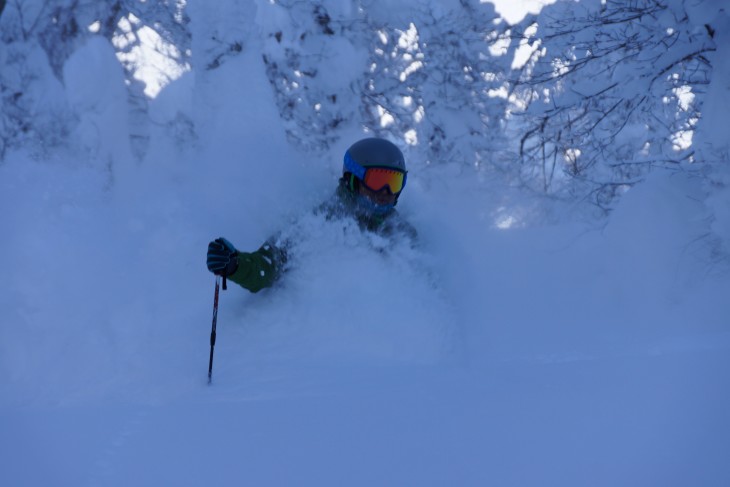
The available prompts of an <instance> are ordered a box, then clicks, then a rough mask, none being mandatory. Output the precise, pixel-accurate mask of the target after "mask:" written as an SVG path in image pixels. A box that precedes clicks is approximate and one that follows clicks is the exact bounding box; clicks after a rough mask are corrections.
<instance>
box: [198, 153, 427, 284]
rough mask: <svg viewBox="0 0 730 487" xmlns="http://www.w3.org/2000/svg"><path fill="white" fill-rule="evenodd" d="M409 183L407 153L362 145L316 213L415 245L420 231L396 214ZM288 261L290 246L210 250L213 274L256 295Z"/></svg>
mask: <svg viewBox="0 0 730 487" xmlns="http://www.w3.org/2000/svg"><path fill="white" fill-rule="evenodd" d="M406 179H407V171H406V165H405V160H404V158H403V153H402V152H401V151H400V149H398V147H396V146H395V144H393V143H391V142H389V141H387V140H385V139H379V138H368V139H362V140H360V141H358V142H356V143H354V144H353V145H352V146H350V148H349V149H347V151H346V152H345V157H344V164H343V167H342V177H341V178H340V180H339V184H338V186H337V189H336V191H335V194H334V195H333V197H332V198H331V199H330V200H329V201H327V202H326V203H324V204H323V205H321V206H320V207H319V208H317V209H316V210H315V212H316V213H323V214H324V215H325V217H326V218H327V219H332V218H346V217H350V218H354V219H355V220H356V221H357V222H358V224H359V225H360V227H361V228H363V229H365V230H368V231H371V232H377V233H380V234H382V235H385V236H391V235H394V234H396V233H402V234H404V235H406V236H407V237H408V238H411V239H415V236H416V231H415V229H414V228H413V227H412V226H411V225H410V224H408V223H407V222H406V221H405V220H403V219H402V218H401V217H400V215H398V213H397V211H396V210H395V205H396V204H397V203H398V198H399V196H400V194H401V192H402V191H403V188H404V187H405V185H406ZM286 260H287V243H286V242H277V241H275V239H269V240H267V241H266V242H265V243H264V244H263V245H262V246H261V248H259V249H258V250H256V251H255V252H239V251H238V250H236V248H235V247H234V246H233V244H231V242H229V241H228V240H226V239H225V238H222V237H221V238H217V239H215V240H213V241H212V242H210V244H208V255H207V264H208V270H210V272H212V273H214V274H216V275H219V276H223V277H226V278H228V279H229V280H231V281H233V282H235V283H237V284H239V285H240V286H242V287H243V288H245V289H248V290H249V291H251V292H254V293H255V292H258V291H260V290H261V289H263V288H266V287H271V286H272V285H273V284H274V282H276V280H277V279H278V278H279V277H280V276H281V274H282V272H283V270H284V264H285V263H286Z"/></svg>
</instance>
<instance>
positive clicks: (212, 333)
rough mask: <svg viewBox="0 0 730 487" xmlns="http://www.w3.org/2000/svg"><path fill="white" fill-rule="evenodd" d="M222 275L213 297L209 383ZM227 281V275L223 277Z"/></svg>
mask: <svg viewBox="0 0 730 487" xmlns="http://www.w3.org/2000/svg"><path fill="white" fill-rule="evenodd" d="M219 282H220V277H218V276H216V277H215V296H214V297H213V328H212V330H211V331H210V361H209V362H208V384H210V382H211V381H212V380H213V351H214V350H215V326H216V323H217V322H218V289H219V284H218V283H219ZM223 282H225V277H224V278H223Z"/></svg>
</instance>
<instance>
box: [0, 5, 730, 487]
mask: <svg viewBox="0 0 730 487" xmlns="http://www.w3.org/2000/svg"><path fill="white" fill-rule="evenodd" d="M197 8H198V9H199V10H195V9H193V10H192V11H191V16H192V20H193V26H194V28H195V31H194V33H195V34H196V35H197V39H208V38H209V37H208V35H209V34H210V32H208V30H207V29H210V26H211V25H216V23H215V22H212V21H206V16H213V17H215V16H216V15H221V13H220V12H218V11H217V10H216V8H215V7H213V6H211V7H210V8H208V7H206V8H205V9H202V7H201V6H198V7H197ZM243 10H244V11H241V12H239V14H240V15H241V16H242V18H243V17H245V18H253V16H251V15H250V14H251V12H250V11H247V10H246V9H243ZM240 28H241V29H242V32H241V33H240V34H241V35H243V36H246V37H245V38H246V39H247V40H248V42H247V43H246V44H245V45H246V48H245V49H244V50H243V52H242V53H241V55H240V56H235V57H232V58H231V59H230V60H228V61H227V62H226V63H225V64H224V65H223V66H221V67H220V68H219V69H216V70H210V71H208V70H198V71H193V72H191V73H188V74H187V75H185V76H184V77H183V78H181V79H180V80H177V81H176V82H174V83H173V84H171V85H170V86H169V87H168V88H166V89H165V90H164V91H163V92H162V94H161V95H160V97H159V98H157V99H156V100H154V101H152V104H153V105H152V107H151V116H152V117H153V118H154V119H155V122H156V123H155V124H153V129H152V130H153V131H154V132H153V134H152V135H153V137H152V146H151V147H150V150H149V153H148V156H147V158H146V159H145V160H144V161H142V163H137V162H134V161H133V159H132V156H131V154H130V153H129V151H127V150H126V149H123V148H122V149H120V144H124V143H126V140H127V139H128V133H127V132H126V131H125V129H124V127H123V126H122V124H121V123H120V125H119V127H117V128H116V129H114V127H110V125H109V124H111V123H112V122H111V121H109V120H117V121H118V118H115V117H113V116H112V115H110V114H113V110H115V106H114V104H113V93H114V90H111V91H109V92H108V97H109V98H104V97H103V96H102V92H101V91H99V90H95V89H91V88H92V86H89V87H87V88H88V97H89V98H84V97H83V96H81V95H80V92H81V90H83V89H84V79H85V78H84V77H83V76H79V73H78V72H76V73H75V74H76V77H75V78H74V79H75V83H77V85H76V86H78V88H77V89H78V90H79V91H78V92H76V96H77V99H76V101H75V103H76V105H75V106H77V107H79V106H82V107H83V106H86V105H85V103H86V101H88V99H90V98H91V97H101V98H96V99H94V103H93V104H92V105H91V106H92V108H91V109H90V108H88V107H87V108H85V110H87V112H85V113H87V122H86V124H85V125H83V126H82V127H86V128H85V129H84V130H86V131H85V132H83V133H80V134H77V136H78V137H79V140H81V141H82V143H80V148H79V151H84V150H88V144H87V145H86V146H85V145H83V143H84V141H86V142H88V143H89V144H92V142H93V144H92V145H93V147H95V149H94V150H95V151H96V152H95V153H96V154H105V155H106V156H105V157H106V159H105V160H101V161H100V160H99V159H98V158H93V157H92V158H89V160H90V161H92V162H91V163H86V162H84V161H85V159H83V158H81V157H80V156H77V154H74V153H68V152H64V153H58V154H54V155H52V156H51V157H49V158H48V160H42V161H34V160H33V159H32V158H30V157H29V156H28V155H27V154H24V153H17V152H16V153H13V154H11V155H10V157H8V158H7V159H6V160H5V161H4V162H3V164H2V165H0V208H2V209H3V212H2V214H1V215H0V227H1V228H2V231H1V233H2V235H3V237H2V238H0V269H1V270H2V281H1V283H0V432H1V434H0V459H1V460H0V461H1V462H2V463H1V464H0V465H2V468H0V484H2V485H9V486H10V485H12V486H15V485H18V486H20V485H33V486H36V485H37V486H41V485H69V486H71V485H74V486H75V485H104V486H106V485H419V486H422V485H474V486H476V485H500V486H526V485H533V486H549V485H550V486H551V485H563V486H564V485H568V486H583V485H592V486H616V485H622V486H649V485H662V486H670V485H676V486H680V485H702V486H718V487H719V486H724V485H728V483H730V471H729V470H728V468H727V457H728V454H729V453H730V415H728V412H727V411H728V402H729V401H730V388H729V387H728V384H729V383H728V380H727V379H728V372H727V371H728V370H730V354H728V352H729V351H730V301H728V299H727V296H728V293H729V291H730V276H728V274H727V272H715V271H716V270H717V268H716V267H714V264H713V263H712V262H711V261H709V260H708V259H707V256H708V254H709V252H708V246H709V245H710V243H708V242H706V240H705V239H702V238H701V237H702V232H703V228H705V225H704V224H705V223H706V222H705V220H706V218H707V216H708V213H707V208H706V207H705V206H704V205H703V203H702V201H703V198H702V195H703V191H704V188H703V187H701V185H700V183H699V182H698V181H697V180H694V179H693V178H690V177H688V176H686V175H682V174H659V173H657V174H655V175H653V176H652V177H651V178H649V179H648V180H647V181H646V182H645V183H644V184H642V185H639V186H638V187H637V188H635V189H634V190H632V191H631V192H630V193H629V194H628V195H627V196H626V197H625V198H624V199H623V201H622V203H621V205H620V206H619V207H618V209H617V211H616V212H615V213H614V214H613V215H612V217H611V219H610V220H609V221H608V223H607V224H606V225H605V227H603V228H601V229H595V228H591V227H588V226H586V225H583V224H576V223H561V224H556V225H545V226H538V225H532V226H529V227H520V226H519V225H513V226H512V227H509V225H499V224H497V223H500V222H502V223H504V222H509V221H511V220H510V218H514V219H517V220H524V219H523V218H521V216H520V215H521V214H520V213H519V212H530V211H533V210H532V209H533V208H534V205H535V202H534V201H533V200H531V199H528V197H527V196H524V195H520V194H519V193H516V192H514V190H508V189H507V188H503V187H501V186H499V185H498V184H497V183H494V182H489V181H479V180H476V179H475V178H472V177H471V176H470V175H468V174H464V173H463V171H461V170H459V169H458V168H454V167H450V166H448V165H443V166H431V167H428V168H426V167H424V166H422V165H419V164H418V162H417V161H412V162H413V164H412V166H411V167H412V168H416V169H417V170H412V172H411V175H410V176H409V186H408V188H407V190H406V192H405V193H404V195H403V198H402V200H401V203H400V204H399V209H400V210H401V212H402V214H403V215H404V216H405V217H406V218H407V219H409V220H410V221H411V222H412V223H413V224H414V225H415V226H416V227H417V229H418V231H419V242H420V245H419V246H418V248H416V249H413V248H411V247H409V246H407V245H405V244H402V243H398V242H389V241H387V240H385V239H383V238H380V237H377V236H374V235H371V234H368V233H364V232H362V231H360V230H359V229H358V228H356V226H354V225H352V224H350V223H348V222H346V221H326V220H325V219H323V218H321V217H318V216H316V215H313V214H311V213H310V212H309V209H310V208H312V207H314V206H315V205H316V204H318V203H319V202H320V201H322V200H324V199H326V198H327V197H328V196H329V195H330V193H331V191H332V190H333V189H334V186H335V184H336V180H337V176H338V170H339V164H340V162H339V161H340V158H341V154H342V152H344V149H345V148H346V147H347V145H348V144H349V143H350V142H352V141H354V140H355V139H356V138H357V137H359V136H361V135H362V133H361V132H359V130H358V129H357V127H352V128H351V129H350V132H351V135H352V140H343V141H342V142H341V145H340V146H339V147H335V148H334V149H333V151H332V153H331V154H329V156H330V159H329V160H310V159H309V158H308V156H305V155H302V154H298V153H297V152H296V151H295V150H294V149H293V148H292V147H290V146H289V145H288V144H287V142H286V138H285V135H284V129H283V127H282V125H281V122H280V121H279V120H278V118H277V111H276V108H275V105H274V102H273V98H272V94H271V91H270V89H269V86H268V82H267V80H266V77H265V75H264V72H263V69H264V68H263V66H262V64H261V62H260V57H259V56H258V54H257V52H258V51H257V40H256V36H255V35H253V34H251V32H250V29H253V28H254V26H253V25H248V26H246V25H243V26H242V27H240ZM247 29H249V30H247ZM201 42H202V41H201ZM198 48H199V49H205V46H204V45H201V46H198ZM84 49H87V51H86V52H81V53H79V54H78V57H76V58H72V61H70V62H69V65H68V68H67V69H68V70H69V73H70V75H71V73H72V72H73V70H75V69H84V66H85V64H84V62H82V61H83V60H84V59H87V60H88V59H94V56H105V55H106V54H105V52H107V51H108V50H107V49H106V48H105V47H104V46H101V45H98V44H90V45H87V46H86V47H85V48H84ZM84 54H86V56H84ZM73 59H75V61H74V60H73ZM102 65H104V64H103V63H102ZM109 69H110V70H112V68H111V67H109ZM107 74H108V76H101V75H100V77H99V79H105V80H112V81H113V80H114V79H116V80H117V81H116V82H117V88H121V83H122V79H121V77H120V76H118V75H114V73H112V72H110V73H107ZM115 76H116V77H115ZM89 83H92V80H89ZM716 92H717V93H719V94H718V95H716V96H719V97H722V100H725V97H730V94H728V93H727V90H725V91H723V90H717V91H716ZM85 100H86V101H85ZM88 110H91V111H90V112H89V111H88ZM104 117H111V118H110V119H106V118H104ZM103 120H106V121H103ZM185 120H192V121H194V122H195V126H196V128H197V134H198V136H197V139H195V140H192V139H190V138H189V137H187V136H186V132H185V131H184V130H182V129H184V128H185V126H186V125H185V123H184V121H185ZM181 121H182V122H181ZM170 122H173V123H172V124H171V123H170ZM93 127H97V128H101V127H104V128H105V129H106V130H105V131H103V132H100V133H97V132H95V131H94V129H93ZM171 127H175V128H176V129H180V130H171ZM112 129H114V130H112ZM181 130H182V132H181ZM188 135H189V134H188ZM89 141H91V142H89ZM105 151H106V152H105ZM506 200H509V204H506V203H505V201H506ZM561 220H567V218H562V219H561ZM507 227H509V228H507ZM280 230H284V231H286V232H291V233H294V234H296V235H297V236H298V240H297V244H296V252H294V254H293V263H292V268H291V270H290V271H289V272H288V273H287V275H286V276H285V277H284V279H283V280H282V281H281V282H280V284H279V285H277V286H276V287H275V288H273V289H268V290H264V291H262V292H260V293H258V294H256V295H251V294H248V293H247V292H245V291H243V290H242V289H240V288H237V287H236V286H235V285H234V284H231V285H230V287H229V290H228V291H225V292H223V293H222V295H221V303H220V313H219V317H218V343H217V347H216V356H215V368H214V381H213V384H212V385H211V386H208V385H207V384H206V380H207V376H206V373H207V365H208V352H209V347H208V337H209V333H210V320H211V312H212V300H213V282H214V279H213V276H212V275H211V274H210V273H208V271H207V270H206V268H205V264H204V254H205V249H206V245H207V242H208V241H209V240H210V239H212V238H215V237H218V236H221V235H222V236H225V237H227V238H229V239H230V240H231V241H233V242H234V243H235V244H236V245H237V246H239V248H241V249H243V250H253V249H255V248H256V247H257V246H258V245H259V244H261V242H263V241H264V239H266V238H267V237H268V236H269V235H271V234H273V233H275V232H277V231H280Z"/></svg>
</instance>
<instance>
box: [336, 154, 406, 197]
mask: <svg viewBox="0 0 730 487" xmlns="http://www.w3.org/2000/svg"><path fill="white" fill-rule="evenodd" d="M345 171H346V172H350V173H352V174H354V175H355V177H357V178H358V179H359V180H360V181H362V182H363V184H364V185H365V186H367V187H368V189H370V190H371V191H375V192H378V191H380V190H382V189H383V188H385V187H386V186H387V187H388V190H389V191H390V192H391V193H392V194H399V193H400V192H401V191H403V188H405V187H406V180H407V179H408V178H407V173H406V172H405V171H400V170H398V169H393V168H390V167H378V166H374V167H364V166H361V165H360V164H358V163H357V162H355V161H354V160H353V159H352V157H350V153H349V152H346V153H345Z"/></svg>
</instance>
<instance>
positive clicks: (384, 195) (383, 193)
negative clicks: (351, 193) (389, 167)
mask: <svg viewBox="0 0 730 487" xmlns="http://www.w3.org/2000/svg"><path fill="white" fill-rule="evenodd" d="M359 192H360V194H361V195H363V196H365V197H366V198H368V199H369V200H370V201H372V202H373V203H375V204H376V205H393V204H395V200H396V196H395V195H394V194H393V193H391V192H390V191H389V190H388V187H387V186H386V187H384V188H382V189H381V190H380V191H373V190H372V189H370V188H368V187H367V186H365V185H364V184H360V185H359Z"/></svg>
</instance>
